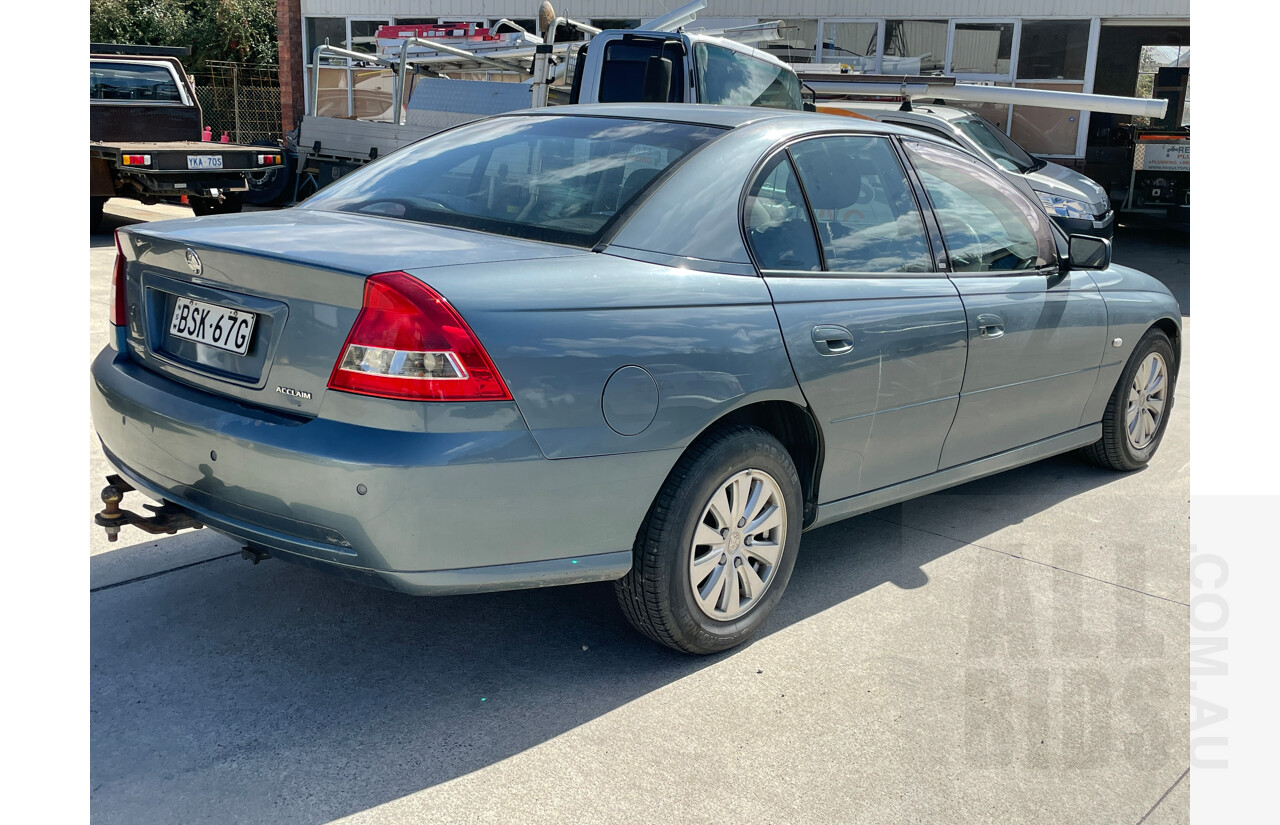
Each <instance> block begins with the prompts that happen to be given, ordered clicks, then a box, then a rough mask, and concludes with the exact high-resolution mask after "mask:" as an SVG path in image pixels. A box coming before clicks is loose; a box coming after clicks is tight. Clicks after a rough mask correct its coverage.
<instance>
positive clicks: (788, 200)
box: [745, 152, 822, 272]
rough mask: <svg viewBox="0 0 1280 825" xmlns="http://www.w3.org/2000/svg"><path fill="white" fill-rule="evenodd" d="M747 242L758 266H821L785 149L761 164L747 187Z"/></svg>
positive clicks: (805, 269)
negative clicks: (752, 181) (762, 166)
mask: <svg viewBox="0 0 1280 825" xmlns="http://www.w3.org/2000/svg"><path fill="white" fill-rule="evenodd" d="M745 225H746V228H747V243H748V245H749V246H750V247H751V254H752V255H753V256H754V257H755V260H756V266H758V267H759V268H760V269H779V270H790V271H798V272H817V271H818V270H820V269H821V268H822V263H821V259H820V258H819V256H818V242H817V239H816V238H815V237H814V234H813V223H812V222H811V221H810V219H809V210H808V209H807V208H806V207H805V204H804V194H803V193H802V192H801V191H800V179H799V178H797V177H796V173H795V170H794V169H792V168H791V162H790V160H788V158H787V153H786V152H779V153H777V154H776V155H774V156H773V158H772V159H770V160H769V162H768V163H766V164H765V165H764V168H763V169H761V170H760V173H759V174H758V175H757V176H756V179H755V182H754V183H752V185H751V188H750V189H748V190H747V203H746V216H745Z"/></svg>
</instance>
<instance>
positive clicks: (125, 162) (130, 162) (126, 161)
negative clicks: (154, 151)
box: [120, 155, 151, 166]
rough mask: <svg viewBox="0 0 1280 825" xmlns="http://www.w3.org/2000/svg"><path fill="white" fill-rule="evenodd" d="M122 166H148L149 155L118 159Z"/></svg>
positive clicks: (149, 162)
mask: <svg viewBox="0 0 1280 825" xmlns="http://www.w3.org/2000/svg"><path fill="white" fill-rule="evenodd" d="M120 164H121V165H122V166H150V165H151V156H150V155H123V156H121V158H120Z"/></svg>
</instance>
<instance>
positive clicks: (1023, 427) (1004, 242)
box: [903, 141, 1107, 468]
mask: <svg viewBox="0 0 1280 825" xmlns="http://www.w3.org/2000/svg"><path fill="white" fill-rule="evenodd" d="M903 145H904V147H905V148H906V151H907V155H908V157H909V158H910V160H911V163H912V165H913V166H914V167H915V169H916V171H917V172H918V174H919V176H920V180H921V183H922V184H923V187H924V190H925V192H926V193H927V195H928V198H929V201H930V202H931V203H932V206H933V210H934V213H935V215H936V216H937V220H938V225H939V227H940V229H941V232H942V236H943V240H944V242H945V244H946V249H947V258H948V263H949V269H950V274H951V281H952V283H953V284H955V286H956V288H957V290H958V291H959V294H960V299H961V300H962V301H963V302H964V309H965V318H966V321H967V324H968V336H969V359H968V364H967V365H966V367H965V375H964V384H963V386H962V387H961V390H960V403H959V408H958V409H957V411H956V418H955V423H954V424H953V425H952V427H951V433H950V434H949V435H948V436H947V440H946V445H945V446H944V448H943V451H942V459H941V463H940V467H942V468H946V467H952V466H955V465H957V464H963V463H965V462H968V461H973V460H975V459H979V458H983V457H986V456H989V455H993V454H995V453H999V452H1003V451H1005V450H1009V449H1013V448H1015V447H1020V446H1023V445H1026V444H1030V443H1032V442H1035V441H1039V440H1041V439H1045V438H1050V437H1052V436H1055V435H1059V434H1061V433H1065V432H1067V431H1069V430H1072V429H1075V428H1076V427H1078V426H1079V425H1080V418H1081V415H1082V413H1083V409H1084V404H1085V401H1086V400H1087V398H1088V396H1089V392H1090V390H1092V388H1093V384H1094V380H1095V378H1096V374H1097V369H1098V365H1099V363H1101V361H1102V354H1103V347H1104V344H1105V340H1106V331H1107V314H1106V308H1105V306H1104V304H1103V301H1102V296H1101V295H1100V293H1099V292H1098V288H1097V286H1096V285H1095V284H1094V282H1093V280H1092V279H1091V278H1090V277H1089V275H1088V273H1086V272H1069V271H1068V272H1064V271H1063V269H1062V267H1060V265H1059V260H1058V255H1057V247H1056V244H1055V243H1054V239H1053V233H1052V230H1051V229H1050V227H1049V221H1048V219H1047V218H1046V216H1045V214H1044V210H1043V209H1041V208H1040V206H1039V204H1035V203H1032V202H1031V201H1030V200H1029V199H1027V198H1026V197H1024V196H1023V195H1022V194H1021V193H1019V192H1018V190H1017V189H1015V188H1014V187H1013V186H1012V185H1011V184H1010V183H1009V182H1008V181H1006V180H1005V179H1004V178H1003V177H1002V176H1001V175H999V174H998V173H997V172H995V171H994V170H992V169H990V168H988V167H987V166H986V165H985V164H983V163H981V162H979V161H978V160H976V159H974V158H971V157H969V156H967V155H965V154H964V153H962V152H959V151H956V150H952V149H949V148H947V147H944V146H940V145H937V144H934V143H926V142H923V141H904V142H903Z"/></svg>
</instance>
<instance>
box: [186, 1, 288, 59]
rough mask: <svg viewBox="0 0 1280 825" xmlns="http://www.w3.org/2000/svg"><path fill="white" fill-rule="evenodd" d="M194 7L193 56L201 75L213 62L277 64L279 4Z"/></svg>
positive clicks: (233, 3) (209, 3)
mask: <svg viewBox="0 0 1280 825" xmlns="http://www.w3.org/2000/svg"><path fill="white" fill-rule="evenodd" d="M191 7H192V12H193V18H192V19H193V23H192V26H191V45H192V49H191V52H192V58H193V64H194V66H193V68H195V69H196V70H197V71H199V70H201V69H202V68H203V67H204V64H205V62H206V61H209V60H233V61H236V62H238V63H245V64H248V65H263V64H270V63H275V62H276V48H277V39H276V4H275V0H194V1H193V2H191Z"/></svg>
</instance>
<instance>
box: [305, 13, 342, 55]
mask: <svg viewBox="0 0 1280 825" xmlns="http://www.w3.org/2000/svg"><path fill="white" fill-rule="evenodd" d="M303 31H304V32H305V33H306V35H307V37H306V41H307V42H306V43H304V44H302V48H303V49H305V50H306V58H307V65H311V62H312V59H313V57H314V55H315V53H316V47H317V46H323V45H324V42H325V40H328V41H329V45H330V46H338V47H339V48H342V47H345V46H346V40H347V21H346V20H345V19H343V18H341V17H308V18H307V22H306V25H305V26H304V27H303Z"/></svg>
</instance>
